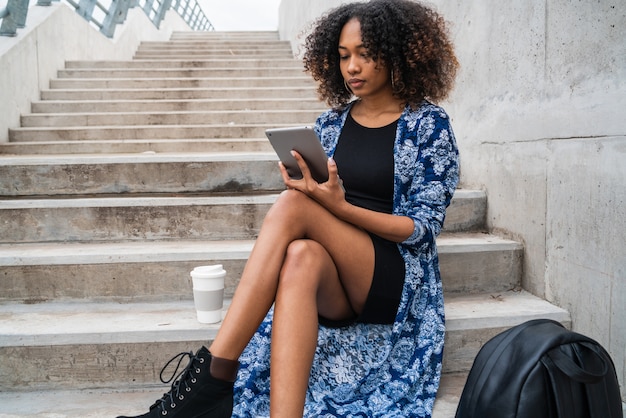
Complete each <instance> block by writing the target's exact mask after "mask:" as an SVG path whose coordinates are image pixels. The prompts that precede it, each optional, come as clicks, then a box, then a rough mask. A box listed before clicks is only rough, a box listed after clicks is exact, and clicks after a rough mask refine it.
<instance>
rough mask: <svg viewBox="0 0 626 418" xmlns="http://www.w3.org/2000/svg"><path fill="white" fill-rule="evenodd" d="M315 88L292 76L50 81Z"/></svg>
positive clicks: (61, 83)
mask: <svg viewBox="0 0 626 418" xmlns="http://www.w3.org/2000/svg"><path fill="white" fill-rule="evenodd" d="M287 86H299V87H305V86H315V82H314V81H313V80H312V79H311V77H308V76H306V75H302V76H292V77H236V78H235V77H234V78H223V77H199V78H187V77H180V78H144V79H135V78H118V79H106V78H87V79H69V78H56V79H52V80H50V88H51V89H88V90H89V89H91V90H93V89H175V88H178V89H180V88H230V89H232V88H242V87H265V88H267V87H283V88H284V87H287Z"/></svg>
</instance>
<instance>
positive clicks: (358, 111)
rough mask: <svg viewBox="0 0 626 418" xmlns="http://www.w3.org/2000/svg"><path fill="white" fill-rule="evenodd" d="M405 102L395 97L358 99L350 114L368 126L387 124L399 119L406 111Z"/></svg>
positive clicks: (377, 126) (375, 126)
mask: <svg viewBox="0 0 626 418" xmlns="http://www.w3.org/2000/svg"><path fill="white" fill-rule="evenodd" d="M404 108H405V103H404V102H402V101H401V100H399V99H396V98H395V97H391V98H387V99H382V100H375V99H366V100H363V99H359V100H357V101H356V102H355V103H354V105H353V106H352V109H351V110H350V114H351V115H352V118H353V119H354V120H355V121H357V122H358V123H359V124H360V125H362V126H365V127H368V128H379V127H381V126H387V125H389V124H390V123H392V122H394V121H395V120H397V119H398V118H399V117H400V115H401V114H402V112H403V111H404Z"/></svg>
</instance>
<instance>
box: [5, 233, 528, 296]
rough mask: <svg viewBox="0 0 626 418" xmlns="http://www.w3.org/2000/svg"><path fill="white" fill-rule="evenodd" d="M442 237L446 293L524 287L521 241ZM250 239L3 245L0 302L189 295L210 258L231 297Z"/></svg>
mask: <svg viewBox="0 0 626 418" xmlns="http://www.w3.org/2000/svg"><path fill="white" fill-rule="evenodd" d="M437 243H438V246H439V257H440V269H441V277H442V280H443V286H444V291H445V292H446V293H447V294H473V293H479V292H485V291H491V292H503V291H506V290H509V289H514V288H517V287H519V278H520V277H521V269H522V255H523V254H522V251H523V250H522V246H521V245H520V244H519V243H517V242H514V241H510V240H506V239H502V238H499V237H496V236H494V235H488V234H480V233H463V234H455V233H443V234H442V235H441V236H440V237H439V239H438V240H437ZM253 244H254V241H253V240H240V241H232V240H221V241H199V240H176V241H148V242H115V243H93V242H91V243H69V242H66V243H48V244H45V243H28V244H11V245H7V244H4V245H0V295H1V296H0V302H24V303H35V302H41V301H52V300H68V299H83V300H109V301H111V300H113V301H120V302H123V301H129V300H134V301H137V300H142V301H159V300H182V299H189V298H191V283H190V281H189V272H190V271H191V270H193V268H194V267H196V266H198V265H208V264H222V265H224V268H225V269H226V271H227V277H226V288H225V289H226V290H225V292H226V295H227V296H232V294H233V293H234V290H235V288H236V286H237V283H238V281H239V277H240V276H241V272H242V271H243V267H244V265H245V263H246V260H247V259H248V257H249V255H250V251H251V249H252V246H253ZM76 279H79V281H78V282H77V281H76Z"/></svg>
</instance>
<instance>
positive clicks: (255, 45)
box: [139, 39, 291, 50]
mask: <svg viewBox="0 0 626 418" xmlns="http://www.w3.org/2000/svg"><path fill="white" fill-rule="evenodd" d="M159 48H160V49H177V48H186V49H191V48H205V49H216V48H217V49H259V48H261V49H270V48H277V49H285V48H289V49H290V48H291V42H289V41H280V40H276V39H265V40H246V41H241V40H228V41H225V40H220V41H212V40H206V39H195V40H194V39H186V40H170V41H148V42H142V43H141V44H140V45H139V49H141V50H146V49H159Z"/></svg>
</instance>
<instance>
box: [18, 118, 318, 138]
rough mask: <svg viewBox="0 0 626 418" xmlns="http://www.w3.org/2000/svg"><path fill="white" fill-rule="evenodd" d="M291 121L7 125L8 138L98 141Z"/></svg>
mask: <svg viewBox="0 0 626 418" xmlns="http://www.w3.org/2000/svg"><path fill="white" fill-rule="evenodd" d="M314 122H315V120H301V121H299V122H297V123H296V124H298V125H310V124H313V123H314ZM292 125H294V123H293V122H292V123H280V124H279V123H267V124H255V125H247V124H246V125H243V124H241V125H236V124H224V125H136V126H88V127H53V128H46V127H35V128H12V129H9V141H11V142H34V141H46V142H50V141H93V140H96V141H101V140H137V139H145V140H158V139H172V140H173V139H176V140H180V139H229V138H262V137H264V136H265V130H266V129H268V128H277V127H282V126H285V127H286V126H292Z"/></svg>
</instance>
